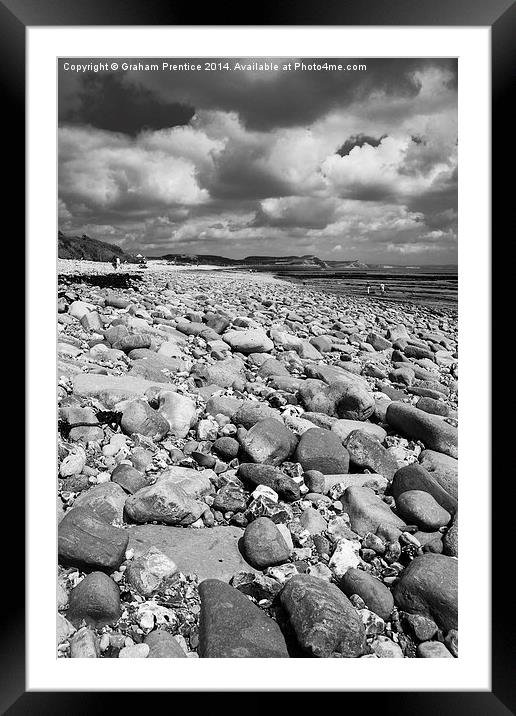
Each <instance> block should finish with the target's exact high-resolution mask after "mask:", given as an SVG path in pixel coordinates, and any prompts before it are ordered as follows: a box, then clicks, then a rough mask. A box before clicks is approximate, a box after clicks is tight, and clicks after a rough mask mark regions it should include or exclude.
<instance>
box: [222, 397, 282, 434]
mask: <svg viewBox="0 0 516 716" xmlns="http://www.w3.org/2000/svg"><path fill="white" fill-rule="evenodd" d="M271 419H272V420H277V421H280V420H281V416H280V414H279V412H278V411H277V410H274V408H271V407H270V406H269V405H266V404H265V403H260V402H258V401H257V400H246V401H245V402H244V403H243V404H242V405H241V406H240V408H239V409H238V410H237V411H236V413H234V414H233V415H232V417H231V421H232V422H233V423H234V424H235V425H242V426H243V427H244V428H246V430H249V429H250V428H252V427H253V425H256V423H259V422H261V421H263V420H271Z"/></svg>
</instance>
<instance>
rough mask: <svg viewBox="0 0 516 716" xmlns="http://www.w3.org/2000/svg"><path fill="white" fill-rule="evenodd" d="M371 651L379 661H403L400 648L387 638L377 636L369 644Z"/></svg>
mask: <svg viewBox="0 0 516 716" xmlns="http://www.w3.org/2000/svg"><path fill="white" fill-rule="evenodd" d="M371 649H372V650H373V651H374V653H375V654H376V656H377V657H378V658H379V659H403V658H404V654H403V651H402V649H401V647H400V646H399V645H398V644H396V642H394V641H392V639H389V638H387V637H386V636H382V635H381V634H379V635H378V636H377V637H375V638H374V639H373V641H372V642H371Z"/></svg>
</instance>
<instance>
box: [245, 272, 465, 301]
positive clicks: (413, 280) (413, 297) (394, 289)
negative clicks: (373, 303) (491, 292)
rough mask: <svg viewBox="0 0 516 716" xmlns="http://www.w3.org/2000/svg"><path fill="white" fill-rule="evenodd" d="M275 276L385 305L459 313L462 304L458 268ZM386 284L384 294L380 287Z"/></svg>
mask: <svg viewBox="0 0 516 716" xmlns="http://www.w3.org/2000/svg"><path fill="white" fill-rule="evenodd" d="M255 270H257V271H260V270H267V269H266V268H265V266H264V267H260V266H256V267H255ZM268 270H269V271H270V267H269V268H268ZM274 273H275V275H276V276H278V278H283V279H287V280H289V281H292V282H293V283H295V284H298V285H303V286H306V287H307V288H309V289H311V290H315V291H317V290H320V291H324V292H330V293H337V294H345V295H351V296H368V295H369V296H370V297H374V298H375V299H381V300H385V301H393V302H396V303H416V304H420V305H425V306H434V307H436V308H438V307H442V308H445V307H448V308H450V309H456V308H457V303H458V272H457V266H381V267H368V268H364V269H362V268H338V269H335V268H313V267H286V268H285V269H278V268H275V269H274ZM382 283H383V284H384V293H382V291H381V287H380V285H381V284H382ZM368 285H369V287H370V292H369V294H368V293H367V286H368Z"/></svg>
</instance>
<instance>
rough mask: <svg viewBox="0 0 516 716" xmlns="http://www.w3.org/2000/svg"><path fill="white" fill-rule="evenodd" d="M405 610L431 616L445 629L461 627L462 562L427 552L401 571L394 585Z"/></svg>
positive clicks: (397, 602) (395, 592)
mask: <svg viewBox="0 0 516 716" xmlns="http://www.w3.org/2000/svg"><path fill="white" fill-rule="evenodd" d="M393 596H394V603H395V604H396V606H397V607H398V609H401V610H402V611H405V612H409V613H410V614H422V615H423V616H427V617H430V618H431V619H433V620H434V621H435V623H436V624H437V626H439V627H440V628H441V629H443V630H444V631H449V630H450V629H457V622H458V616H457V607H458V605H457V599H458V561H457V560H456V559H455V558H453V557H447V556H445V555H442V554H432V553H430V552H428V553H426V554H423V555H421V556H419V557H415V559H413V560H412V562H410V564H409V565H408V566H407V567H405V569H404V570H403V571H402V572H401V575H400V579H399V581H398V582H397V583H396V584H395V585H394V588H393Z"/></svg>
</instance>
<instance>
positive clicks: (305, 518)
mask: <svg viewBox="0 0 516 716" xmlns="http://www.w3.org/2000/svg"><path fill="white" fill-rule="evenodd" d="M299 522H300V524H301V526H302V527H303V528H304V529H305V530H308V532H310V534H311V535H318V534H321V533H322V532H324V531H325V530H326V528H327V526H328V523H327V522H326V520H325V519H324V517H323V516H322V515H321V513H320V512H318V511H317V510H314V508H313V507H309V508H308V509H306V510H304V511H303V512H302V513H301V515H300V517H299Z"/></svg>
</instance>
